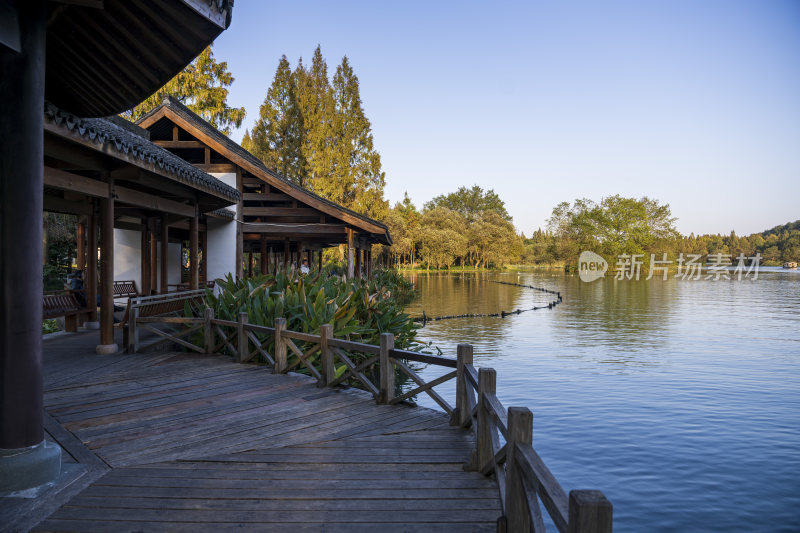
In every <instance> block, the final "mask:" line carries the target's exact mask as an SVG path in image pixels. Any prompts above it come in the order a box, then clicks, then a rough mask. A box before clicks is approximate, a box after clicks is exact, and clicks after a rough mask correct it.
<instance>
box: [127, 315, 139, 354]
mask: <svg viewBox="0 0 800 533" xmlns="http://www.w3.org/2000/svg"><path fill="white" fill-rule="evenodd" d="M138 318H139V308H138V307H131V312H130V315H129V316H128V353H136V350H137V349H138V348H139V330H138V329H137V328H136V320H137V319H138Z"/></svg>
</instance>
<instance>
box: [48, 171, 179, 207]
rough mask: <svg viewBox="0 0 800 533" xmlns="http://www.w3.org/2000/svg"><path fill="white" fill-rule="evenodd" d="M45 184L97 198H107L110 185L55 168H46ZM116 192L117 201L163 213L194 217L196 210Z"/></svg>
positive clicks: (120, 190) (126, 191) (130, 191)
mask: <svg viewBox="0 0 800 533" xmlns="http://www.w3.org/2000/svg"><path fill="white" fill-rule="evenodd" d="M44 184H45V185H46V186H48V187H53V188H56V189H63V190H67V191H73V192H79V193H81V194H86V195H88V196H94V197H96V198H105V197H107V195H108V185H107V184H106V183H104V182H102V181H99V180H95V179H92V178H87V177H85V176H80V175H78V174H73V173H72V172H66V171H64V170H59V169H57V168H53V167H45V168H44ZM114 191H115V193H116V200H117V201H118V202H121V203H125V204H130V205H134V206H136V207H143V208H145V209H151V210H153V211H159V212H161V213H171V214H175V215H181V216H184V217H191V216H194V211H195V209H194V207H193V206H191V205H187V204H183V203H181V202H176V201H175V200H167V199H166V198H160V197H158V196H156V195H154V194H149V193H146V192H141V191H135V190H133V189H127V188H125V187H115V188H114Z"/></svg>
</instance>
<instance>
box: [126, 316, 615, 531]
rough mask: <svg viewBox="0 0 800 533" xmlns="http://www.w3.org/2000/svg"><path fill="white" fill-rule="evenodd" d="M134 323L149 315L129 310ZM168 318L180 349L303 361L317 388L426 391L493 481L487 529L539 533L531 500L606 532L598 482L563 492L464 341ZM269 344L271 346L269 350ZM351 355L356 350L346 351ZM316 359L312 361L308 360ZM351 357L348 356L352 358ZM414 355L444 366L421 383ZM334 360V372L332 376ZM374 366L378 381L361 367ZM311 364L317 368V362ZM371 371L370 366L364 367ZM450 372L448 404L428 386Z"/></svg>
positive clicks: (492, 376) (567, 523) (474, 466)
mask: <svg viewBox="0 0 800 533" xmlns="http://www.w3.org/2000/svg"><path fill="white" fill-rule="evenodd" d="M137 320H138V322H139V323H142V324H143V325H144V324H145V323H147V324H149V323H150V322H152V321H156V320H158V319H157V318H149V319H142V318H138V319H137ZM162 320H163V321H164V322H168V323H169V324H170V325H179V324H182V327H183V329H182V331H180V332H176V333H175V334H174V337H173V340H175V342H177V343H178V344H181V345H182V346H185V347H186V348H187V349H189V350H193V351H197V352H204V353H208V354H227V355H231V356H233V357H234V359H235V360H236V361H238V362H242V363H244V362H248V361H251V360H252V359H253V358H255V357H257V356H260V357H261V358H262V359H263V361H264V362H265V363H268V364H270V365H272V367H273V372H275V373H286V372H291V371H293V370H296V369H298V368H300V367H301V366H302V367H304V368H305V369H306V370H307V371H308V373H309V374H311V375H312V376H313V377H314V378H316V380H317V385H318V386H319V387H336V386H338V385H341V384H343V383H345V382H355V383H358V384H360V386H361V387H363V388H364V389H365V390H367V391H368V392H370V393H371V394H372V396H373V397H374V398H375V400H376V401H377V402H378V403H381V404H396V403H400V402H403V401H406V400H409V399H410V398H412V397H413V396H416V395H419V394H422V393H425V394H427V395H429V396H430V397H431V398H432V399H433V401H435V402H436V403H437V404H438V405H439V406H440V407H441V408H442V409H444V411H445V412H447V413H448V414H449V415H450V423H451V425H455V426H460V427H462V428H465V429H471V430H472V431H473V433H474V436H475V449H474V450H473V451H472V453H471V455H470V457H469V459H468V460H467V461H466V463H465V465H464V468H465V469H466V470H472V471H477V472H480V473H481V474H483V475H484V476H493V478H494V479H495V480H496V481H497V487H498V493H499V499H500V502H501V504H502V509H503V515H502V516H501V517H499V518H498V521H497V529H498V531H502V532H511V533H516V532H535V533H539V532H543V531H545V522H544V515H543V513H542V510H541V507H540V502H541V505H542V506H543V507H544V509H545V510H546V511H547V514H548V515H549V516H550V520H551V521H552V523H553V524H554V525H555V528H556V529H557V530H558V531H559V532H560V533H610V532H611V530H612V524H611V522H612V505H611V503H610V502H609V501H608V500H607V499H606V497H605V496H604V495H603V493H602V492H600V491H595V490H573V491H571V492H570V493H569V496H567V494H566V492H564V489H562V488H561V485H560V484H559V483H558V481H557V480H556V478H555V476H554V475H553V474H552V473H551V472H550V470H549V469H548V468H547V466H546V465H545V464H544V461H542V459H541V458H540V457H539V455H538V454H537V453H536V451H535V450H534V449H533V446H532V432H533V414H532V413H531V411H530V410H529V409H528V408H526V407H509V408H508V409H506V408H505V407H504V406H503V404H502V403H501V402H500V400H499V399H498V397H497V390H496V389H497V376H496V373H495V371H494V369H492V368H480V369H479V368H476V367H475V366H474V364H473V350H472V346H471V345H469V344H459V345H458V348H457V353H456V358H455V359H452V358H448V357H441V356H437V355H430V354H423V353H418V352H411V351H408V350H399V349H395V348H394V336H393V335H392V334H391V333H383V334H381V336H380V345H379V346H375V345H372V344H364V343H360V342H354V341H350V340H346V339H337V338H334V336H333V327H332V326H331V325H323V326H322V327H321V328H320V334H319V335H315V334H310V333H303V332H299V331H291V330H287V329H286V319H285V318H277V319H275V327H267V326H258V325H255V324H250V323H249V321H248V316H247V314H246V313H240V314H239V315H238V319H237V320H236V321H235V322H234V321H229V320H220V319H217V318H215V317H214V311H213V310H212V309H205V311H204V315H203V317H202V318H179V317H169V318H164V319H162ZM199 328H202V330H203V346H202V347H201V346H199V345H198V344H193V343H191V342H189V341H188V340H187V339H186V337H187V335H189V334H190V333H191V334H195V335H196V334H197V332H198V329H199ZM270 347H272V353H270V351H269V349H270ZM353 354H361V357H360V358H359V359H355V358H354V357H353ZM317 359H318V360H319V365H315V364H314V362H315V361H316V360H317ZM354 359H355V360H354ZM409 362H418V363H424V364H429V365H436V366H441V367H444V368H447V369H452V370H451V371H449V372H447V373H445V374H444V375H442V376H440V377H437V378H435V379H433V380H431V381H428V382H426V381H425V380H424V379H423V378H422V377H421V376H419V374H417V373H416V372H415V371H414V370H413V369H412V368H411V367H410V365H409ZM337 363H339V364H340V366H339V369H340V370H339V375H338V376H337V375H336V374H337V369H336V366H337ZM374 365H378V370H379V374H378V377H379V379H378V383H377V384H375V383H373V382H372V380H370V379H369V377H368V375H367V373H366V371H369V370H370V369H373V368H374ZM318 367H319V368H318ZM373 372H374V371H373ZM397 373H400V374H403V375H405V376H407V377H408V378H409V379H410V380H411V381H412V382H414V384H415V385H416V387H414V388H412V389H410V390H407V391H405V392H402V391H396V387H395V384H396V381H395V379H396V375H397ZM452 379H455V381H456V398H455V400H456V405H455V406H452V405H450V403H448V402H447V400H445V399H444V398H443V397H442V396H440V395H439V394H438V393H437V392H436V391H435V390H433V389H434V387H437V386H438V385H441V384H442V383H445V382H447V381H450V380H452Z"/></svg>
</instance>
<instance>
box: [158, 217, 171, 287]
mask: <svg viewBox="0 0 800 533" xmlns="http://www.w3.org/2000/svg"><path fill="white" fill-rule="evenodd" d="M168 283H169V224H168V223H167V215H161V284H160V289H161V290H160V291H159V292H161V294H166V293H168V292H169V287H168V286H167V284H168Z"/></svg>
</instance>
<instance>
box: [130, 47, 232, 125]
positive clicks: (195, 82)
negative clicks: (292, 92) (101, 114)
mask: <svg viewBox="0 0 800 533" xmlns="http://www.w3.org/2000/svg"><path fill="white" fill-rule="evenodd" d="M233 81H234V78H233V76H232V75H231V73H230V72H228V63H227V62H226V61H219V62H218V61H216V60H215V59H214V53H213V52H212V50H211V46H210V45H209V46H208V47H207V48H206V49H205V50H203V51H202V52H200V55H199V56H197V57H196V58H195V59H194V61H192V62H191V63H190V64H189V65H188V66H187V67H186V68H184V69H183V70H182V71H181V72H179V73H178V74H177V75H176V76H175V77H174V78H172V79H171V80H170V81H168V82H167V83H166V85H164V86H163V87H161V88H160V89H159V90H158V91H156V92H155V93H153V94H152V95H151V96H150V97H149V98H147V100H145V101H144V102H142V103H140V104H139V105H137V106H136V107H134V108H133V109H130V110H129V111H126V112H124V113H122V116H123V117H125V118H127V119H128V120H131V121H136V120H139V119H140V118H141V117H143V116H144V115H146V114H147V113H149V112H150V111H152V110H153V109H155V108H156V107H158V106H159V105H161V102H162V101H163V100H164V97H165V96H167V95H169V96H173V97H175V98H177V99H178V100H179V101H180V102H181V103H183V104H185V105H186V106H187V107H188V108H189V109H191V110H192V111H194V112H195V113H197V114H198V115H200V116H201V117H203V118H204V119H206V120H207V121H208V122H209V123H210V124H211V125H212V126H214V127H215V128H217V129H218V130H219V131H221V132H222V133H224V134H225V135H230V133H231V128H238V127H239V126H241V125H242V121H243V120H244V117H245V110H244V107H230V106H229V105H228V89H227V88H228V87H230V86H231V84H233Z"/></svg>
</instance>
